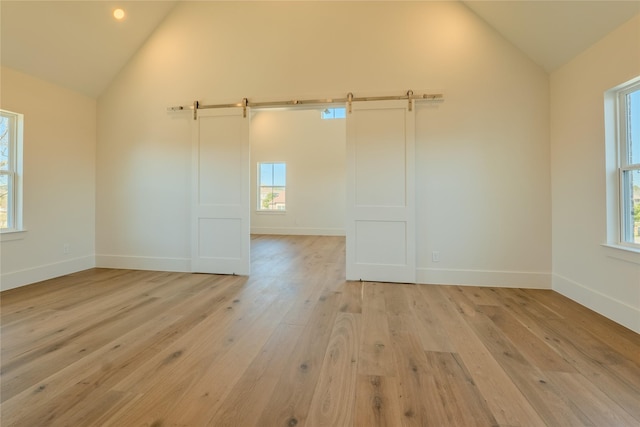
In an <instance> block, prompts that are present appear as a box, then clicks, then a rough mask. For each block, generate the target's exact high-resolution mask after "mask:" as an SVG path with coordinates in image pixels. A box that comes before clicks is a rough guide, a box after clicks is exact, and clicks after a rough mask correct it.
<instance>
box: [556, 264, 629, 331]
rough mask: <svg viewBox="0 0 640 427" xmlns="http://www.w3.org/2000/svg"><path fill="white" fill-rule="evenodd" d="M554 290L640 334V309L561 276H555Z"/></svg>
mask: <svg viewBox="0 0 640 427" xmlns="http://www.w3.org/2000/svg"><path fill="white" fill-rule="evenodd" d="M552 289H553V290H554V291H556V292H558V293H559V294H562V295H564V296H565V297H567V298H569V299H572V300H574V301H575V302H577V303H579V304H581V305H584V306H585V307H587V308H589V309H591V310H593V311H595V312H596V313H599V314H602V315H603V316H604V317H606V318H608V319H611V320H613V321H614V322H616V323H619V324H621V325H622V326H624V327H626V328H629V329H631V330H632V331H634V332H637V333H639V334H640V309H639V308H637V307H632V306H630V305H629V304H627V303H626V302H624V301H619V300H617V299H614V298H611V297H609V296H607V295H604V294H602V293H600V292H598V291H595V290H593V289H590V288H588V287H586V286H584V285H582V284H580V283H578V282H575V281H573V280H571V279H568V278H566V277H564V276H561V275H559V274H555V273H554V274H553V287H552Z"/></svg>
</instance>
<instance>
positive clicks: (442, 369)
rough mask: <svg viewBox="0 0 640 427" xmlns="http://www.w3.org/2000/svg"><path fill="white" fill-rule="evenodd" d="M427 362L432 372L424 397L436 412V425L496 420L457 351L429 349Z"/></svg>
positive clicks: (468, 426) (482, 423)
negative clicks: (445, 351)
mask: <svg viewBox="0 0 640 427" xmlns="http://www.w3.org/2000/svg"><path fill="white" fill-rule="evenodd" d="M426 356H427V366H428V368H429V372H430V374H431V378H430V384H431V385H432V386H431V387H427V389H426V393H425V396H424V399H425V400H427V401H428V402H430V404H429V407H430V408H433V409H434V412H435V413H437V416H434V417H433V419H435V420H436V421H435V422H434V423H433V425H446V426H451V427H453V426H459V427H471V426H478V427H482V426H493V425H497V423H498V422H497V421H496V419H495V417H494V416H493V414H492V413H491V410H490V409H489V407H488V405H487V403H486V401H485V400H484V397H483V396H482V393H481V392H480V390H478V388H477V387H476V385H475V382H474V381H473V378H472V376H471V374H470V373H469V372H468V370H467V368H466V367H465V366H464V363H463V362H462V360H461V359H460V357H459V356H458V355H457V354H455V353H443V352H435V351H428V352H426Z"/></svg>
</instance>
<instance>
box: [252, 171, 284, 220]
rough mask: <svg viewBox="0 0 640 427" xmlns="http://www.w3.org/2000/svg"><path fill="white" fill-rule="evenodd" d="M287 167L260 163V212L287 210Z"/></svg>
mask: <svg viewBox="0 0 640 427" xmlns="http://www.w3.org/2000/svg"><path fill="white" fill-rule="evenodd" d="M286 183H287V165H286V164H285V163H282V162H280V163H258V210H261V211H274V210H276V211H284V210H285V209H286Z"/></svg>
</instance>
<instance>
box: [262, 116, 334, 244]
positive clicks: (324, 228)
mask: <svg viewBox="0 0 640 427" xmlns="http://www.w3.org/2000/svg"><path fill="white" fill-rule="evenodd" d="M323 110H324V108H321V107H318V108H314V109H262V110H254V111H253V112H252V114H251V127H250V144H251V234H279V235H329V236H344V235H345V209H346V207H345V205H346V153H345V150H346V122H345V119H341V118H337V119H323V117H322V111H323ZM265 162H274V163H275V162H283V163H285V164H286V208H285V209H284V210H277V211H276V210H274V211H263V210H262V211H261V210H259V196H258V188H257V187H258V164H259V163H265Z"/></svg>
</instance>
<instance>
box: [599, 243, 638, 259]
mask: <svg viewBox="0 0 640 427" xmlns="http://www.w3.org/2000/svg"><path fill="white" fill-rule="evenodd" d="M602 247H603V248H605V252H606V254H607V256H608V257H611V258H616V259H619V260H621V261H626V262H631V263H634V264H640V249H639V248H633V247H631V246H624V245H616V244H609V243H605V244H603V245H602Z"/></svg>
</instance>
